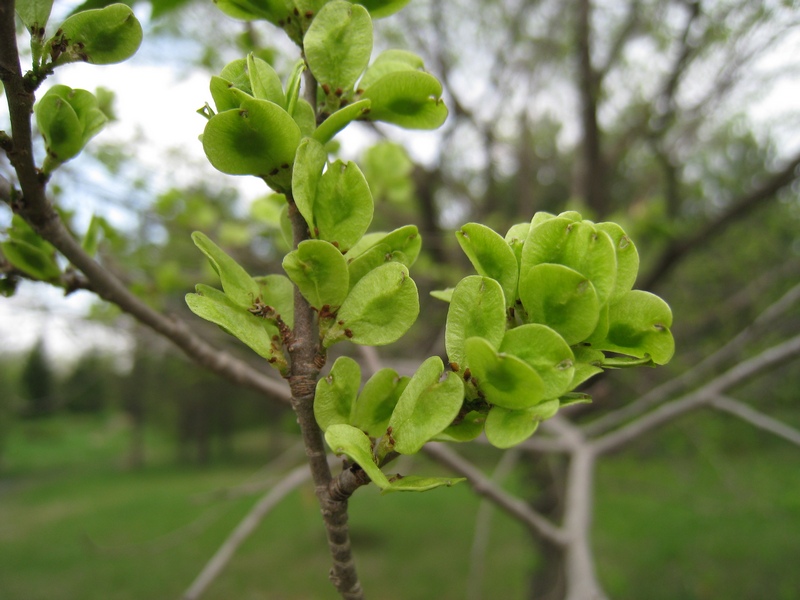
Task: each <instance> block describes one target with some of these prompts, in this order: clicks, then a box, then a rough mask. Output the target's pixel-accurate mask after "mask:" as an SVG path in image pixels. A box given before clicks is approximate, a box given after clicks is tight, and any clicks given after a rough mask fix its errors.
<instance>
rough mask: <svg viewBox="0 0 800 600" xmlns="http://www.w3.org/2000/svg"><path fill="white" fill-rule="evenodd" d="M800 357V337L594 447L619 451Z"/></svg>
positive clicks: (625, 427) (770, 350) (660, 408)
mask: <svg viewBox="0 0 800 600" xmlns="http://www.w3.org/2000/svg"><path fill="white" fill-rule="evenodd" d="M797 356H800V335H798V336H795V337H793V338H791V339H789V340H787V341H785V342H783V343H782V344H778V345H777V346H773V347H771V348H769V349H767V350H764V351H763V352H761V353H760V354H757V355H756V356H754V357H752V358H750V359H747V360H745V361H742V362H741V363H739V364H738V365H736V366H735V367H733V368H732V369H730V370H728V371H726V372H725V373H723V374H722V375H719V376H718V377H716V378H714V379H712V380H711V381H710V382H708V383H707V384H706V385H704V386H702V387H701V388H699V389H697V390H695V391H694V392H691V393H689V394H686V395H685V396H682V397H680V398H678V399H676V400H672V401H671V402H669V403H667V404H664V405H662V406H660V407H659V408H657V409H655V410H654V411H652V412H650V413H647V414H646V415H644V416H642V417H640V418H638V419H637V420H636V421H633V422H631V423H629V424H628V425H625V426H624V427H622V428H620V429H618V430H616V431H614V432H612V433H608V434H606V435H604V436H603V437H600V438H598V439H596V440H594V441H593V442H592V443H591V446H592V448H593V449H594V450H595V451H596V452H597V453H599V454H607V453H609V452H613V451H616V450H619V449H620V448H622V447H623V446H625V445H627V444H629V443H630V442H631V441H633V440H634V439H636V438H638V437H641V436H642V435H643V434H645V433H647V432H649V431H651V430H653V429H655V428H656V427H660V426H662V425H664V424H665V423H667V422H669V421H672V420H674V419H677V418H678V417H680V416H681V415H684V414H686V413H687V412H689V411H690V410H694V409H695V408H698V407H700V406H702V405H704V404H707V403H708V402H710V401H711V400H712V399H714V398H717V397H718V396H719V395H721V394H724V392H725V391H726V390H728V389H730V388H731V387H733V386H734V385H738V384H741V383H743V382H745V381H747V380H748V379H752V378H753V377H756V376H757V375H760V374H762V373H764V372H765V371H767V370H769V369H772V368H775V367H777V366H779V365H781V364H783V363H786V362H788V361H791V360H793V359H795V358H796V357H797Z"/></svg>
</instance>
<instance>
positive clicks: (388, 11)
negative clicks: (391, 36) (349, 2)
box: [359, 0, 409, 19]
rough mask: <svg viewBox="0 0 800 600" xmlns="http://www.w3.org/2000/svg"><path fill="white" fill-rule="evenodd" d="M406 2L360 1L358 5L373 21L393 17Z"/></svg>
mask: <svg viewBox="0 0 800 600" xmlns="http://www.w3.org/2000/svg"><path fill="white" fill-rule="evenodd" d="M408 2H409V0H360V1H359V4H361V5H362V6H364V7H366V9H367V10H368V11H369V14H370V15H372V18H373V19H382V18H383V17H388V16H389V15H393V14H394V13H396V12H397V11H398V10H400V9H401V8H403V7H404V6H405V5H406V4H408Z"/></svg>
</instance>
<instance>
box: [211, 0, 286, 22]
mask: <svg viewBox="0 0 800 600" xmlns="http://www.w3.org/2000/svg"><path fill="white" fill-rule="evenodd" d="M214 4H216V5H217V8H219V9H220V10H221V11H222V12H224V13H225V14H226V15H228V16H229V17H233V18H234V19H241V20H243V21H253V20H255V19H266V20H267V21H269V22H270V23H272V24H273V25H278V23H279V22H280V21H282V20H284V19H285V18H286V17H288V16H289V8H288V7H287V4H286V3H285V2H284V0H214Z"/></svg>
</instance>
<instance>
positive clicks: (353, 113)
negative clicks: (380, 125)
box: [312, 100, 370, 144]
mask: <svg viewBox="0 0 800 600" xmlns="http://www.w3.org/2000/svg"><path fill="white" fill-rule="evenodd" d="M369 107H370V101H369V100H359V101H358V102H353V103H352V104H348V105H347V106H345V107H344V108H340V109H339V110H337V111H336V112H334V113H333V114H332V115H331V116H329V117H328V118H327V119H325V120H324V121H323V122H322V123H321V124H320V126H319V127H317V128H316V130H315V131H314V133H313V136H312V137H313V138H314V139H315V140H317V141H318V142H319V143H320V144H327V143H328V142H330V141H331V140H332V139H333V136H335V135H336V134H337V133H339V132H340V131H341V130H342V129H344V128H345V127H347V126H348V125H349V124H350V123H351V122H353V121H355V120H356V119H360V118H361V117H363V116H364V115H365V114H366V113H368V112H369Z"/></svg>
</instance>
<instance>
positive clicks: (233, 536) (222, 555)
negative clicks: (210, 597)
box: [183, 465, 311, 600]
mask: <svg viewBox="0 0 800 600" xmlns="http://www.w3.org/2000/svg"><path fill="white" fill-rule="evenodd" d="M310 475H311V472H310V471H309V470H308V465H303V466H300V467H297V468H295V469H293V470H292V471H290V472H289V473H288V474H287V475H286V476H285V477H284V478H283V479H282V480H281V481H280V482H278V483H277V484H276V485H275V486H274V487H273V488H272V489H271V490H269V491H268V492H267V493H266V494H264V495H263V496H262V497H261V499H260V500H259V501H258V502H256V504H255V505H254V506H253V508H252V509H250V512H249V513H247V515H246V516H245V518H244V519H242V521H241V522H240V523H239V525H237V526H236V529H234V530H233V531H232V532H231V533H230V535H229V536H228V538H227V539H226V540H225V542H224V543H223V544H222V545H221V546H220V547H219V549H218V550H217V551H216V552H215V553H214V556H212V557H211V560H209V561H208V563H206V566H205V567H203V570H202V571H201V572H200V574H199V575H198V576H197V577H196V578H195V580H194V581H193V582H192V584H191V585H190V586H189V588H188V589H187V590H186V591H185V592H184V594H183V600H197V599H198V598H200V596H202V595H203V593H204V592H205V591H206V590H207V589H208V587H209V586H210V585H211V584H212V583H213V581H214V580H215V579H216V578H217V577H218V576H219V575H220V573H222V570H223V569H224V568H225V567H226V565H227V564H228V562H229V561H230V560H231V558H233V555H234V553H235V552H236V550H238V548H239V546H241V545H242V542H244V541H245V540H246V539H247V538H248V537H250V535H251V534H252V533H253V532H254V531H255V530H256V528H257V527H258V525H259V524H260V523H261V521H262V520H263V519H264V517H266V516H267V513H269V511H271V510H272V509H273V508H275V507H276V506H277V505H278V504H279V503H280V501H281V500H283V499H284V498H285V497H286V496H288V495H289V494H290V493H291V492H292V491H293V490H294V489H295V488H297V487H299V486H300V485H301V484H303V483H304V482H305V481H307V480H308V479H309V477H310Z"/></svg>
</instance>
